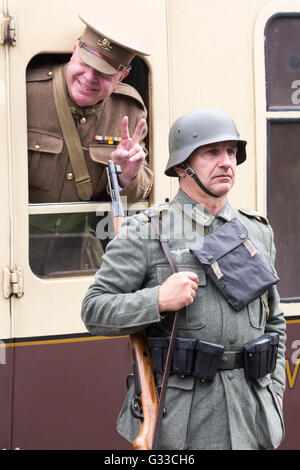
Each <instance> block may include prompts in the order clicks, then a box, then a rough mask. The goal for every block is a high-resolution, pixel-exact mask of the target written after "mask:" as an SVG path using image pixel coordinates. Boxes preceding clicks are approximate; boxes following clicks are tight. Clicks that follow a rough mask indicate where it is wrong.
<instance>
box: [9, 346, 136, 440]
mask: <svg viewBox="0 0 300 470" xmlns="http://www.w3.org/2000/svg"><path fill="white" fill-rule="evenodd" d="M128 373H130V350H129V344H128V339H127V338H118V339H99V340H90V341H71V342H62V343H60V342H57V343H51V344H43V343H42V344H32V345H28V344H27V345H24V346H20V345H19V346H16V348H15V372H14V395H13V448H15V447H19V448H21V449H130V448H131V445H130V444H128V443H127V441H125V440H124V439H123V438H122V437H120V436H119V434H118V433H117V431H116V420H117V417H118V414H119V411H120V409H121V407H122V403H123V400H124V397H125V393H126V384H125V380H126V376H127V375H128Z"/></svg>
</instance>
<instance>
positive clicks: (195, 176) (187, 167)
mask: <svg viewBox="0 0 300 470" xmlns="http://www.w3.org/2000/svg"><path fill="white" fill-rule="evenodd" d="M184 171H185V173H186V174H187V175H189V176H191V177H192V178H194V180H195V181H196V183H197V184H198V186H199V187H200V188H201V189H202V191H204V192H205V193H206V194H208V195H209V196H212V197H219V196H218V195H217V194H213V193H211V192H210V191H209V190H208V189H207V188H206V187H205V186H204V184H202V183H201V181H200V180H199V178H198V176H197V175H196V173H195V172H194V170H193V169H192V168H191V167H190V166H188V165H187V166H186V167H185V170H184Z"/></svg>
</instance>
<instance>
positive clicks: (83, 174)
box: [53, 65, 93, 201]
mask: <svg viewBox="0 0 300 470" xmlns="http://www.w3.org/2000/svg"><path fill="white" fill-rule="evenodd" d="M53 90H54V100H55V105H56V111H57V115H58V119H59V123H60V127H61V129H62V133H63V136H64V139H65V143H66V146H67V150H68V154H69V158H70V162H71V165H72V169H73V172H74V177H75V187H76V191H77V194H78V197H79V199H80V200H81V201H89V200H90V199H91V197H92V194H93V187H92V183H91V178H90V175H89V172H88V168H87V165H86V161H85V158H84V155H83V151H82V147H81V142H80V139H79V136H78V133H77V129H76V126H75V123H74V119H73V117H72V114H71V111H70V108H69V103H68V99H67V93H66V89H65V83H64V78H63V66H62V65H58V66H56V67H55V68H54V78H53Z"/></svg>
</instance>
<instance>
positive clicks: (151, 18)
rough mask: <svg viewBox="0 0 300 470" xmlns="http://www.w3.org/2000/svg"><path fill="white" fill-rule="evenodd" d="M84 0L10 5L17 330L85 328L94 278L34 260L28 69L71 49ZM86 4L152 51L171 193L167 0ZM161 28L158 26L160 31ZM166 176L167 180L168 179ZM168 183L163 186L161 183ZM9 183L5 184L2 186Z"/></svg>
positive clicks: (155, 115)
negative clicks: (49, 271) (53, 273)
mask: <svg viewBox="0 0 300 470" xmlns="http://www.w3.org/2000/svg"><path fill="white" fill-rule="evenodd" d="M82 11H83V6H82V2H81V1H79V0H64V1H63V2H62V1H61V0H51V1H50V0H47V1H43V2H41V1H40V0H26V2H22V1H21V2H20V1H19V0H9V12H10V14H14V15H16V17H17V22H18V41H17V45H16V47H14V48H10V50H9V55H10V74H11V75H10V79H11V114H12V142H11V147H12V179H13V198H14V206H13V210H12V214H13V237H12V240H13V247H14V250H13V262H14V263H17V264H18V265H21V266H22V267H23V269H24V284H25V294H24V296H23V298H22V299H17V300H15V301H14V319H13V324H14V331H13V334H14V336H15V337H27V336H40V335H53V334H67V333H76V332H82V331H85V329H84V326H83V324H82V322H81V319H80V308H81V302H82V299H83V296H84V294H85V292H86V290H87V288H88V285H89V284H90V283H91V282H92V278H80V279H73V280H70V279H68V280H51V281H46V280H40V279H38V278H37V277H36V276H34V275H33V273H32V272H31V270H30V268H29V265H28V203H27V201H28V190H27V136H26V100H25V69H26V66H27V63H28V62H29V61H30V59H31V58H32V57H33V56H34V55H36V54H39V53H41V52H69V51H71V50H72V47H73V44H74V41H75V40H76V38H77V36H78V34H79V33H80V32H81V31H82V29H83V24H82V23H81V21H80V20H79V18H78V12H82ZM84 11H85V12H88V13H92V14H94V15H95V14H97V13H98V14H99V15H100V14H101V16H104V17H106V18H109V19H110V21H112V20H113V21H114V22H115V24H117V25H118V24H120V25H125V26H126V28H127V29H128V30H129V31H130V33H131V35H132V36H136V37H139V38H140V39H141V40H142V41H143V42H144V43H145V44H146V45H147V46H148V48H149V49H150V50H151V52H152V55H151V57H149V59H148V63H149V67H150V69H151V97H152V99H151V104H152V106H151V110H150V112H151V116H152V123H153V126H152V133H153V142H152V148H153V152H152V155H153V157H152V162H153V166H154V170H155V172H156V174H157V179H156V185H155V190H154V199H159V198H160V197H161V193H163V191H165V193H163V194H162V197H163V198H164V197H168V196H169V190H168V186H167V185H166V184H165V180H164V177H163V176H162V168H163V167H164V166H165V162H166V158H167V140H166V135H167V131H168V127H169V109H168V98H169V97H168V82H167V78H168V74H167V68H168V62H167V47H166V46H167V40H166V37H167V35H166V15H165V1H162V0H152V1H151V2H141V1H140V0H127V1H126V2H124V1H122V0H110V1H109V3H108V2H107V1H103V0H87V1H85V2H84ZM154 32H155V33H154ZM162 182H164V184H161V183H162ZM161 188H163V190H162V189H161ZM1 190H2V188H1Z"/></svg>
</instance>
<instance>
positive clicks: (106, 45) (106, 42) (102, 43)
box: [96, 38, 112, 52]
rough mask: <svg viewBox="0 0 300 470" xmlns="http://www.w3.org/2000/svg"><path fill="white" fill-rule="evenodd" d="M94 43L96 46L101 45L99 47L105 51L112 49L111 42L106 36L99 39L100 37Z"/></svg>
mask: <svg viewBox="0 0 300 470" xmlns="http://www.w3.org/2000/svg"><path fill="white" fill-rule="evenodd" d="M96 44H97V46H99V47H101V49H103V50H104V51H106V52H110V51H111V50H112V46H111V43H110V41H109V40H108V39H106V38H104V39H102V40H101V41H100V39H98V41H97V43H96Z"/></svg>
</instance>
